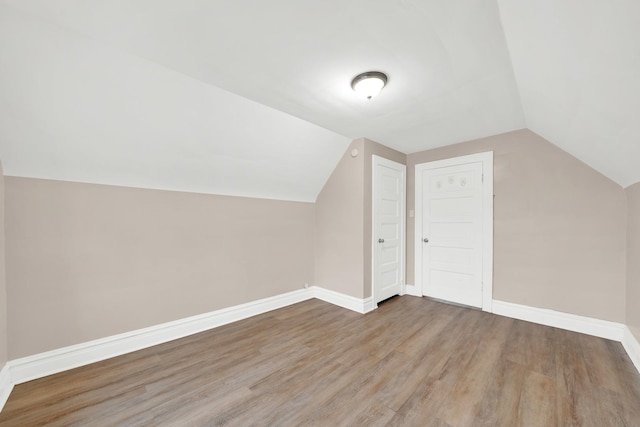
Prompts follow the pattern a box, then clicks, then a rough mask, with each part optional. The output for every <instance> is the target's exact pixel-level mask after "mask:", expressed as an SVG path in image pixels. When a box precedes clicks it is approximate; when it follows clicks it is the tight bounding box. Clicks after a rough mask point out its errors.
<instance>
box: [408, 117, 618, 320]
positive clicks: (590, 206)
mask: <svg viewBox="0 0 640 427" xmlns="http://www.w3.org/2000/svg"><path fill="white" fill-rule="evenodd" d="M491 150H493V151H494V193H495V198H494V292H493V298H494V299H497V300H502V301H507V302H512V303H517V304H524V305H529V306H533V307H540V308H547V309H552V310H557V311H562V312H566V313H572V314H577V315H581V316H588V317H594V318H598V319H604V320H609V321H615V322H624V321H625V315H624V312H625V233H626V231H625V192H624V190H623V189H622V188H621V187H620V186H619V185H617V184H616V183H614V182H612V181H611V180H609V179H607V178H605V177H604V176H602V175H600V174H599V173H598V172H596V171H595V170H593V169H592V168H590V167H589V166H587V165H585V164H584V163H582V162H580V161H579V160H577V159H576V158H574V157H572V156H571V155H569V154H567V153H566V152H564V151H562V150H560V149H558V148H557V147H555V146H553V145H552V144H551V143H549V142H548V141H546V140H544V139H543V138H541V137H539V136H538V135H536V134H534V133H533V132H531V131H528V130H520V131H515V132H510V133H506V134H502V135H496V136H492V137H488V138H483V139H479V140H475V141H470V142H465V143H461V144H456V145H452V146H448V147H443V148H438V149H434V150H429V151H424V152H419V153H414V154H410V155H408V156H407V200H408V205H407V212H408V211H409V210H413V209H414V198H415V197H414V196H415V194H414V180H415V165H416V164H418V163H424V162H428V161H433V160H439V159H444V158H450V157H455V156H461V155H466V154H472V153H478V152H483V151H491ZM413 233H414V219H413V218H408V221H407V234H408V235H407V273H408V275H407V282H408V283H413V280H414V262H413V261H414V260H413V256H414V255H413V254H414V248H413V242H414V234H413Z"/></svg>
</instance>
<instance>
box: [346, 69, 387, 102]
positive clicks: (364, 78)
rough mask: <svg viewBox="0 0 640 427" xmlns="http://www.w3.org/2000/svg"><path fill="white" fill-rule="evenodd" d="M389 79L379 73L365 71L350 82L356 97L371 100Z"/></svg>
mask: <svg viewBox="0 0 640 427" xmlns="http://www.w3.org/2000/svg"><path fill="white" fill-rule="evenodd" d="M388 80H389V78H388V77H387V75H386V74H385V73H383V72H380V71H367V72H365V73H361V74H358V75H357V76H355V77H354V78H353V80H351V88H352V89H353V90H354V92H355V93H356V94H358V96H360V97H361V98H364V99H371V98H373V97H374V96H376V95H377V94H378V93H379V92H380V91H381V90H382V88H383V87H385V85H386V84H387V81H388Z"/></svg>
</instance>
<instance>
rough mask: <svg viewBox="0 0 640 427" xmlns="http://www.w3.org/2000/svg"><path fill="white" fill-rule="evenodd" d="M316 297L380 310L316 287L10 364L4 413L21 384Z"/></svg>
mask: <svg viewBox="0 0 640 427" xmlns="http://www.w3.org/2000/svg"><path fill="white" fill-rule="evenodd" d="M311 298H318V299H321V300H323V301H326V302H328V303H331V304H334V305H337V306H340V307H343V308H346V309H349V310H353V311H356V312H358V313H363V314H364V313H367V312H369V311H371V310H373V309H375V308H376V306H375V304H373V298H365V299H359V298H355V297H352V296H349V295H345V294H342V293H340V292H335V291H330V290H328V289H323V288H319V287H317V286H312V287H310V288H308V289H301V290H297V291H293V292H288V293H286V294H281V295H276V296H273V297H269V298H264V299H261V300H257V301H252V302H249V303H246V304H240V305H236V306H233V307H228V308H224V309H221V310H215V311H212V312H210V313H205V314H201V315H197V316H192V317H187V318H184V319H179V320H176V321H173V322H168V323H163V324H160V325H155V326H152V327H149V328H144V329H138V330H135V331H131V332H126V333H124V334H118V335H113V336H110V337H106V338H101V339H97V340H93V341H89V342H85V343H81V344H76V345H72V346H68V347H63V348H59V349H56V350H51V351H47V352H44V353H39V354H35V355H33V356H27V357H23V358H20V359H15V360H10V361H9V362H7V364H6V365H5V367H4V368H3V369H2V371H1V372H0V399H1V398H4V400H0V403H2V405H0V410H2V407H3V406H4V402H5V401H6V399H7V398H8V397H9V394H10V393H11V390H12V389H13V386H14V385H15V384H21V383H23V382H26V381H31V380H34V379H37V378H42V377H45V376H47V375H52V374H56V373H58V372H62V371H66V370H69V369H73V368H77V367H80V366H84V365H88V364H90V363H94V362H99V361H101V360H105V359H109V358H112V357H116V356H120V355H123V354H126V353H130V352H133V351H137V350H141V349H143V348H147V347H151V346H154V345H158V344H162V343H165V342H168V341H172V340H175V339H179V338H183V337H186V336H189V335H193V334H196V333H198V332H203V331H206V330H209V329H213V328H216V327H218V326H222V325H226V324H228V323H232V322H236V321H238V320H242V319H246V318H248V317H251V316H255V315H258V314H262V313H266V312H268V311H272V310H276V309H278V308H282V307H286V306H288V305H292V304H295V303H298V302H302V301H305V300H308V299H311Z"/></svg>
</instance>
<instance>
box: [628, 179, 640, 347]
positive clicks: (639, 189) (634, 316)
mask: <svg viewBox="0 0 640 427" xmlns="http://www.w3.org/2000/svg"><path fill="white" fill-rule="evenodd" d="M626 193H627V325H628V326H629V329H631V331H632V332H633V334H634V335H635V337H636V339H637V340H638V341H640V182H639V183H636V184H634V185H632V186H630V187H627V189H626Z"/></svg>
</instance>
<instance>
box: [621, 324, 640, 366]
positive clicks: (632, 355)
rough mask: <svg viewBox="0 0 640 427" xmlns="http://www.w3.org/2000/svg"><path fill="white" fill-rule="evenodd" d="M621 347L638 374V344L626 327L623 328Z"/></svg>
mask: <svg viewBox="0 0 640 427" xmlns="http://www.w3.org/2000/svg"><path fill="white" fill-rule="evenodd" d="M622 346H623V347H624V349H625V350H626V351H627V354H628V355H629V359H631V361H632V362H633V364H634V365H635V367H636V369H637V370H638V372H640V342H638V338H636V336H635V335H633V333H632V332H631V330H630V329H629V327H627V326H625V327H624V335H623V337H622Z"/></svg>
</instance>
